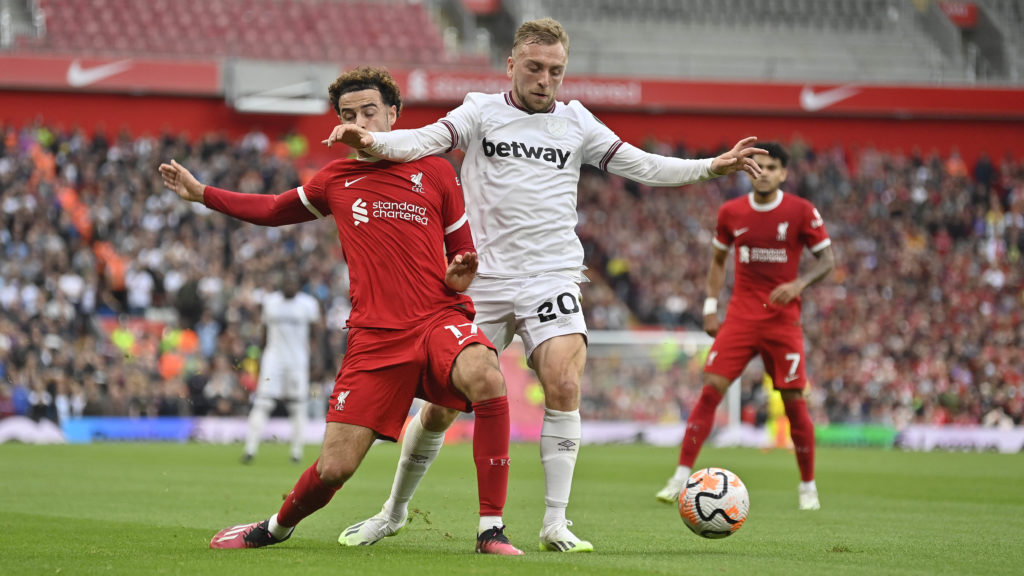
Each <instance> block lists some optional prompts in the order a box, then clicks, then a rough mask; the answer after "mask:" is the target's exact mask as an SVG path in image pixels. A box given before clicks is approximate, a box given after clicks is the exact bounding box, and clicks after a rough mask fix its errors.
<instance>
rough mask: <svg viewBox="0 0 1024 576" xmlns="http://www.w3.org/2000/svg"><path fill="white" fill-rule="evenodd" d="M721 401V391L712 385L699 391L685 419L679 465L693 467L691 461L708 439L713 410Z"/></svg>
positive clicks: (711, 425) (713, 421)
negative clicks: (684, 433) (698, 395)
mask: <svg viewBox="0 0 1024 576" xmlns="http://www.w3.org/2000/svg"><path fill="white" fill-rule="evenodd" d="M721 401H722V393H721V392H719V391H718V388H715V387H714V386H704V388H703V389H702V390H701V392H700V399H699V400H697V405H696V406H694V407H693V411H692V412H690V418H689V419H688V420H687V421H686V435H685V436H683V446H682V448H681V449H680V450H679V465H680V466H686V467H688V468H693V462H694V460H696V459H697V454H700V449H701V447H702V446H704V441H705V440H707V439H708V436H709V435H710V434H711V430H712V428H714V426H715V410H716V409H717V408H718V404H719V403H720V402H721Z"/></svg>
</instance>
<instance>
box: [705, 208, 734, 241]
mask: <svg viewBox="0 0 1024 576" xmlns="http://www.w3.org/2000/svg"><path fill="white" fill-rule="evenodd" d="M726 207H727V204H722V205H721V206H720V207H719V208H718V223H717V224H716V225H715V237H714V239H713V240H712V241H711V243H712V244H713V245H714V246H715V247H716V248H718V249H720V250H729V247H730V246H732V243H733V241H735V238H734V237H733V235H732V226H731V225H730V223H729V211H728V210H727V209H726Z"/></svg>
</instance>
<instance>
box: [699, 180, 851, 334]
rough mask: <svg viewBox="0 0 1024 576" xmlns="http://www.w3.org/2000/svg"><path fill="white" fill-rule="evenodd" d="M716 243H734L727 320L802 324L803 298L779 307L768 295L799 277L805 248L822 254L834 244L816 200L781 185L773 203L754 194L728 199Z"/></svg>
mask: <svg viewBox="0 0 1024 576" xmlns="http://www.w3.org/2000/svg"><path fill="white" fill-rule="evenodd" d="M712 242H713V244H714V245H715V246H716V247H717V248H719V249H721V250H728V249H729V247H730V246H733V247H734V248H735V250H734V251H735V256H734V258H733V262H734V263H735V265H736V268H735V276H736V278H735V282H734V284H733V293H732V298H731V300H730V301H729V309H728V311H727V312H726V319H727V320H732V321H736V320H767V319H777V320H780V321H785V322H794V323H797V324H798V323H799V322H800V298H796V299H794V300H793V301H792V302H790V303H789V304H787V305H785V306H782V307H779V306H777V305H774V304H772V303H771V302H769V299H768V295H769V294H771V292H772V290H774V289H775V287H776V286H778V285H780V284H784V283H786V282H790V281H793V280H796V278H797V276H798V275H799V273H800V270H799V269H800V256H801V254H802V253H803V250H804V247H807V248H809V249H810V250H811V252H815V253H817V252H818V251H820V250H822V249H824V248H825V247H827V246H829V245H830V244H831V243H832V241H831V239H829V236H828V232H826V231H825V222H824V221H823V220H822V218H821V214H819V213H818V210H817V209H815V207H814V205H813V204H811V203H810V202H808V201H807V200H805V199H803V198H800V197H799V196H794V195H792V194H784V193H783V192H782V191H781V190H779V194H778V198H776V199H775V201H773V202H772V203H770V204H765V205H760V204H757V203H755V202H754V194H753V193H750V194H748V195H746V196H743V197H741V198H735V199H733V200H730V201H728V202H726V203H724V204H723V205H722V206H721V208H719V209H718V225H717V228H716V231H715V238H714V240H713V241H712ZM709 296H715V295H714V294H710V295H709Z"/></svg>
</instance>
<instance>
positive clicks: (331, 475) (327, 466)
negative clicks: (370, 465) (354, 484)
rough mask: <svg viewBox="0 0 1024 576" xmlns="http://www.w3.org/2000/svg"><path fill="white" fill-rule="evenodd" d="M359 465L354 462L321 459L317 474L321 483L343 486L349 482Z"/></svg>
mask: <svg viewBox="0 0 1024 576" xmlns="http://www.w3.org/2000/svg"><path fill="white" fill-rule="evenodd" d="M358 467H359V465H358V464H357V463H354V462H347V461H345V460H343V459H326V460H325V459H323V458H321V459H320V464H319V466H317V473H318V474H319V475H320V481H321V482H323V483H324V484H326V485H327V486H341V485H342V484H344V483H345V482H347V481H348V479H349V478H351V477H352V475H353V474H355V472H356V468H358Z"/></svg>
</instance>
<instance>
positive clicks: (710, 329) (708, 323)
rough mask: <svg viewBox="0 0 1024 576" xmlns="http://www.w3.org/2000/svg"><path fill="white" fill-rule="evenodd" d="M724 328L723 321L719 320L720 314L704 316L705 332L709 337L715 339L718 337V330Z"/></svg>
mask: <svg viewBox="0 0 1024 576" xmlns="http://www.w3.org/2000/svg"><path fill="white" fill-rule="evenodd" d="M721 327H722V321H721V320H719V319H718V313H717V312H715V313H714V314H708V315H707V316H704V331H705V332H707V334H708V336H711V337H712V338H714V337H715V336H717V335H718V329H719V328H721Z"/></svg>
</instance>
